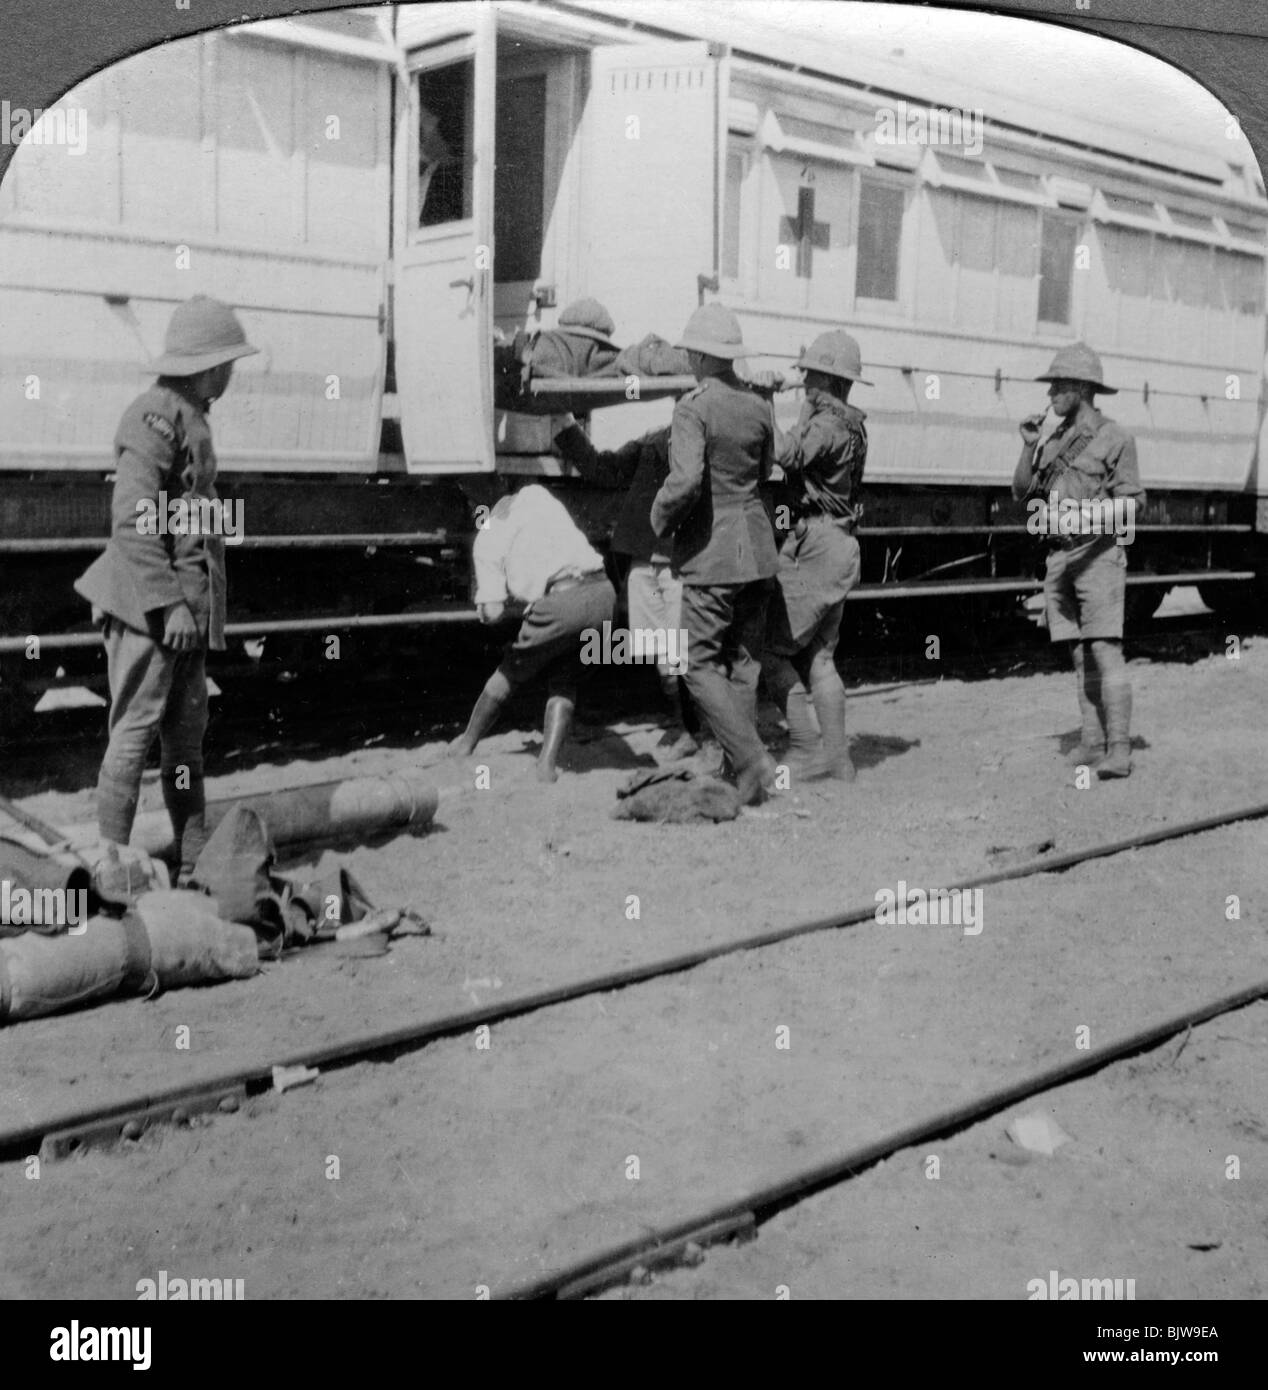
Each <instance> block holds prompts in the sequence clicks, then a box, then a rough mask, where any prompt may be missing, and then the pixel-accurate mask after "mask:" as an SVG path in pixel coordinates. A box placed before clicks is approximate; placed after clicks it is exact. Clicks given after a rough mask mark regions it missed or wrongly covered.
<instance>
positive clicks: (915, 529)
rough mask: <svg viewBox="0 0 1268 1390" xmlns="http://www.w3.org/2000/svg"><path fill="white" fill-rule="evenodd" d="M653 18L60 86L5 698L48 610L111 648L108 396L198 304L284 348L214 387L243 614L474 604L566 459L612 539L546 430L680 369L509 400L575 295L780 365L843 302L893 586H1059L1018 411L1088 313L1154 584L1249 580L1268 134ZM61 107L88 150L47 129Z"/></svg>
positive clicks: (604, 506) (267, 617)
mask: <svg viewBox="0 0 1268 1390" xmlns="http://www.w3.org/2000/svg"><path fill="white" fill-rule="evenodd" d="M670 13H671V11H669V10H665V9H657V10H656V11H655V18H656V20H657V23H656V24H652V23H650V22H648V19H649V17H650V16H651V12H650V11H647V10H646V9H645V8H644V7H641V6H636V5H635V6H627V7H624V8H621V7H618V6H613V5H609V6H601V5H581V4H567V3H558V4H552V3H543V4H535V3H517V2H516V0H506V2H505V3H498V4H495V5H490V4H470V5H467V4H464V5H426V6H409V5H403V6H397V7H380V8H376V9H366V10H350V11H341V12H331V13H329V14H320V15H310V16H306V17H304V18H303V19H295V20H286V21H268V22H264V23H256V24H248V25H243V26H240V27H237V28H233V29H228V30H222V31H216V32H209V33H206V34H203V35H200V36H198V37H194V38H189V39H184V40H181V41H178V42H174V43H171V44H168V45H165V46H163V47H162V48H158V49H154V50H151V51H149V52H147V53H143V54H140V55H137V56H135V57H132V58H129V59H127V60H126V61H124V62H122V63H119V64H117V65H115V66H114V67H112V68H110V69H109V70H107V71H104V72H102V73H99V74H97V75H96V76H94V77H93V78H91V79H90V80H89V81H87V82H85V83H83V84H82V85H81V86H79V87H78V88H76V89H75V90H74V91H72V92H71V93H69V94H68V95H67V96H66V97H65V98H64V99H63V101H62V102H60V103H58V105H57V107H55V108H53V109H52V110H51V111H50V112H48V113H45V115H44V117H43V119H42V120H41V121H40V123H39V124H38V125H37V127H36V129H35V131H34V132H32V135H31V136H30V137H28V139H27V140H26V141H25V142H24V143H23V145H22V147H21V148H20V149H19V150H18V151H17V152H16V154H15V157H14V159H13V161H12V164H11V166H10V168H9V169H8V171H7V173H6V175H5V177H4V179H3V182H2V183H0V333H3V336H4V344H5V346H4V349H3V352H2V353H0V401H3V402H4V405H3V419H2V421H0V473H3V483H2V488H0V571H2V572H3V576H4V578H3V584H2V585H0V663H3V669H2V670H0V677H2V680H0V683H2V684H3V685H4V687H5V688H6V689H8V690H10V691H12V690H13V689H14V688H15V686H23V687H24V688H25V689H27V690H28V691H30V690H35V689H38V688H39V687H40V686H41V684H43V683H44V682H43V681H42V680H41V679H40V678H39V677H37V676H36V675H35V674H33V673H34V672H35V671H36V670H43V671H45V672H47V670H48V669H49V667H50V666H51V665H53V664H55V663H50V662H48V661H42V662H41V663H33V662H31V661H29V660H28V659H27V658H28V657H29V656H30V655H31V651H32V644H31V642H30V638H31V637H32V636H38V637H39V639H40V641H39V644H38V649H37V650H38V652H39V655H40V656H41V657H43V656H44V655H45V654H56V658H57V662H58V663H61V664H62V665H63V667H64V668H65V669H67V670H71V671H74V670H76V669H87V668H88V667H89V666H91V664H92V663H94V662H96V661H99V656H98V654H97V650H96V639H95V637H94V636H93V634H92V633H91V632H89V631H87V630H86V622H85V619H86V614H85V613H84V611H83V606H82V604H81V603H80V602H79V600H78V599H77V598H76V597H75V595H74V594H73V593H72V591H71V581H72V579H73V578H74V576H75V575H76V574H77V573H78V572H79V571H80V570H81V569H82V568H83V567H84V565H85V564H86V562H87V559H88V558H90V556H91V554H92V552H93V551H95V550H96V549H98V548H99V547H100V546H101V545H102V544H103V543H104V536H105V533H106V530H107V526H108V511H109V496H110V489H109V485H108V467H109V448H110V440H111V437H112V433H113V430H114V427H115V424H116V422H117V420H118V417H119V415H120V412H121V411H122V409H123V407H124V406H125V405H126V404H127V402H128V401H129V400H130V399H131V397H132V396H133V395H135V394H136V392H137V391H138V390H139V389H140V388H141V386H142V384H143V382H144V380H145V377H144V363H145V361H146V360H147V358H148V357H151V356H153V355H155V354H156V353H157V350H158V348H159V345H160V343H161V339H162V333H163V328H164V325H165V323H166V320H167V317H168V315H169V314H170V311H171V309H172V307H173V306H174V304H176V303H178V302H179V301H181V300H183V299H185V298H187V297H188V296H189V295H191V294H194V293H207V294H212V295H215V296H218V297H220V298H223V299H226V300H228V301H229V302H231V303H233V304H234V305H235V306H237V307H238V309H239V312H240V316H241V318H242V321H243V323H244V325H245V326H246V329H247V333H248V336H249V338H250V339H251V341H252V342H254V343H256V344H258V345H260V346H261V348H262V349H263V351H262V352H261V354H260V355H259V356H258V357H255V358H250V359H247V360H246V361H244V362H242V363H240V364H239V368H238V373H237V375H236V377H235V381H234V385H233V387H232V389H231V390H230V392H229V394H228V395H227V396H226V397H225V398H224V400H223V401H221V402H218V403H217V405H216V407H215V411H214V417H213V422H214V429H215V435H216V443H217V451H218V455H219V458H220V465H221V480H222V484H223V488H222V490H223V491H224V492H225V494H226V495H229V496H232V497H234V498H235V499H241V501H242V502H243V509H244V510H243V515H244V517H245V535H244V537H243V538H242V542H241V544H240V545H237V546H234V547H233V549H232V550H231V555H230V562H229V566H230V583H231V587H232V593H231V617H232V618H233V619H234V625H233V626H232V627H231V633H232V634H233V636H234V638H235V640H243V641H245V640H247V639H249V638H253V637H259V636H261V635H267V636H268V638H269V643H270V645H271V646H273V647H274V649H276V645H277V643H279V642H280V641H281V640H283V639H289V638H292V637H294V635H295V634H303V633H310V634H319V635H322V636H324V635H326V634H329V633H332V632H339V631H345V630H348V629H354V628H358V627H361V628H368V627H376V626H379V627H395V628H413V629H415V630H417V629H419V628H423V629H425V628H426V627H427V626H428V625H429V624H431V623H435V622H442V621H465V620H466V619H468V618H469V617H470V616H471V610H470V607H469V605H468V604H467V603H466V601H465V599H466V591H467V551H468V547H469V538H470V531H471V526H472V506H473V504H478V503H479V502H481V501H485V500H488V499H489V498H490V497H491V496H492V495H493V494H495V493H496V492H497V491H499V490H500V489H501V488H503V487H504V486H505V480H506V478H507V477H508V476H512V475H524V474H532V475H536V476H539V477H542V478H544V479H546V480H548V483H549V485H550V486H552V487H555V488H558V489H560V490H561V491H563V492H564V493H565V494H566V496H567V500H568V502H569V505H570V507H571V508H572V509H573V510H574V513H575V514H577V515H578V516H580V517H582V518H583V519H584V520H585V522H586V524H587V526H588V528H589V529H590V530H591V531H592V532H593V533H594V534H595V535H596V537H598V536H601V534H602V532H603V530H604V527H605V525H606V521H607V516H608V514H609V512H610V510H611V505H612V499H611V497H610V496H608V495H606V494H602V493H597V492H595V491H594V490H592V489H590V488H588V487H586V486H585V485H583V484H582V483H580V482H579V480H578V479H576V477H575V476H571V475H570V472H569V470H568V468H567V467H566V466H565V465H564V464H562V462H561V461H560V460H559V459H558V457H557V456H555V455H554V454H553V453H552V451H551V448H550V441H551V438H552V435H553V433H554V432H555V431H556V430H557V428H558V426H559V412H560V411H561V410H563V409H564V408H571V409H572V410H574V411H576V412H578V413H584V415H585V418H586V419H587V421H588V426H589V428H590V431H591V434H592V437H593V438H594V439H595V441H596V442H597V443H599V444H600V445H601V446H609V445H613V444H616V443H619V442H621V441H623V440H624V439H626V438H629V437H630V436H631V435H633V434H635V433H638V432H640V431H641V430H643V429H646V428H648V427H650V426H651V425H653V424H656V423H661V422H664V421H666V420H667V419H668V416H669V413H670V411H671V409H672V398H673V395H674V394H675V393H676V392H677V391H680V390H682V389H684V388H685V386H686V385H687V384H688V383H686V382H684V381H683V380H682V379H678V378H670V379H664V380H661V379H657V378H654V377H643V378H641V379H613V380H608V381H604V380H602V379H590V380H585V381H576V382H562V383H560V382H536V383H531V384H530V388H529V389H530V390H531V391H532V392H533V393H534V398H533V408H532V409H531V410H517V411H506V410H500V409H498V408H496V406H495V401H494V388H493V350H494V341H495V335H500V336H502V337H504V338H510V337H511V336H513V335H514V334H515V333H516V332H519V331H528V332H531V331H532V330H533V329H535V328H539V327H550V326H552V325H553V324H554V323H555V321H556V319H557V316H558V313H559V311H560V309H561V308H562V307H563V306H565V305H566V304H567V303H568V302H570V301H571V300H573V299H576V298H579V297H581V296H583V295H589V296H593V297H595V298H598V299H599V300H601V301H602V302H603V303H604V304H605V305H606V306H607V307H608V308H609V309H610V311H611V312H612V314H613V317H614V318H615V320H616V324H617V336H618V337H619V339H621V340H622V341H627V342H634V341H636V340H638V339H640V338H641V337H642V336H643V335H644V334H646V333H649V332H655V333H659V334H661V335H663V336H665V337H668V338H671V339H672V336H673V335H674V334H675V333H676V332H677V331H678V330H679V329H680V327H681V325H682V323H683V322H684V321H685V319H686V317H687V315H688V314H689V312H690V311H691V309H692V308H694V307H695V305H696V304H697V303H699V302H703V301H705V300H707V299H712V298H718V299H721V300H722V301H723V302H725V303H727V304H728V305H730V306H731V307H733V308H734V309H735V310H736V312H737V313H738V315H739V317H740V321H741V324H742V326H743V329H744V334H745V340H746V342H748V343H749V344H750V345H751V346H753V347H754V349H755V350H756V353H757V355H756V356H755V358H754V359H752V365H753V366H756V367H776V368H778V367H780V366H783V365H787V363H788V362H789V361H790V360H791V359H792V358H793V357H794V356H795V355H796V354H797V353H798V351H799V349H800V347H801V346H802V345H803V344H804V343H806V342H807V341H809V339H810V338H811V337H813V336H814V335H815V334H816V333H817V332H819V331H820V330H821V329H822V328H824V327H827V326H840V325H842V324H844V325H848V326H849V328H850V330H851V331H852V332H854V333H855V334H856V335H857V336H858V338H859V339H860V340H861V342H862V344H863V351H864V359H865V363H866V366H867V369H868V375H869V377H870V379H871V380H872V381H873V382H874V383H875V385H874V387H873V389H871V390H869V391H862V390H860V392H859V393H858V397H859V403H860V405H862V406H863V408H864V409H865V410H866V411H867V413H868V417H869V429H870V439H871V451H870V456H869V461H868V469H867V474H866V478H865V504H866V513H865V517H864V522H863V529H862V535H861V539H862V545H863V558H864V584H863V586H862V587H861V589H860V590H859V591H858V592H857V594H856V597H858V598H861V599H864V600H874V601H880V600H888V599H890V598H898V597H911V596H928V595H930V594H942V595H946V594H948V593H950V594H953V595H962V594H966V593H998V594H1000V595H1002V596H1004V597H1005V598H1006V599H1007V600H1008V601H1009V602H1013V601H1015V598H1016V596H1017V595H1018V594H1022V593H1025V592H1027V591H1029V590H1031V589H1033V588H1035V587H1037V586H1036V582H1035V577H1034V576H1035V573H1036V563H1037V552H1036V549H1035V543H1034V541H1033V539H1032V538H1031V537H1029V536H1027V534H1026V532H1025V528H1024V524H1023V523H1024V517H1023V515H1022V513H1021V511H1020V509H1019V508H1018V507H1017V506H1016V505H1015V504H1014V503H1012V501H1011V500H1010V498H1009V491H1008V488H1009V481H1010V478H1011V474H1012V469H1013V465H1014V463H1015V460H1016V454H1017V433H1016V426H1017V422H1018V420H1019V419H1020V418H1021V417H1023V416H1024V415H1027V414H1029V413H1031V412H1032V411H1033V410H1034V408H1035V406H1036V402H1037V398H1040V397H1041V389H1042V388H1039V387H1036V385H1035V384H1034V381H1033V378H1034V376H1035V375H1036V373H1037V372H1038V371H1040V370H1041V369H1042V368H1043V367H1044V366H1046V364H1047V362H1048V360H1049V359H1050V357H1051V354H1052V351H1053V349H1054V347H1055V346H1057V345H1059V344H1061V343H1064V342H1068V341H1069V340H1071V339H1072V338H1075V337H1084V338H1086V339H1088V340H1089V341H1090V342H1092V343H1093V344H1094V345H1095V346H1096V347H1097V348H1098V350H1099V351H1100V352H1101V354H1102V356H1103V358H1104V361H1105V368H1106V373H1107V378H1108V379H1109V380H1110V381H1112V382H1113V383H1115V384H1117V385H1119V386H1120V387H1121V388H1122V389H1121V394H1120V395H1118V396H1117V397H1115V398H1114V400H1113V404H1112V407H1111V411H1110V413H1111V414H1112V415H1113V416H1114V417H1115V418H1116V419H1118V420H1120V421H1121V422H1122V424H1123V425H1125V426H1126V427H1127V428H1128V429H1130V430H1131V431H1132V432H1133V433H1134V434H1135V435H1136V437H1137V440H1138V443H1139V446H1140V457H1141V469H1142V475H1143V477H1144V480H1145V483H1146V486H1147V488H1148V490H1149V505H1148V508H1147V511H1146V513H1145V515H1144V518H1143V522H1142V523H1140V524H1139V525H1138V534H1137V539H1136V541H1135V543H1134V545H1133V547H1132V552H1131V558H1132V571H1133V572H1132V575H1131V582H1132V584H1133V588H1132V589H1131V590H1130V593H1131V594H1132V595H1133V597H1134V599H1135V601H1136V605H1137V607H1144V608H1151V607H1152V606H1154V605H1155V604H1156V602H1157V601H1158V600H1160V599H1161V597H1162V595H1163V594H1164V593H1165V591H1166V588H1167V586H1168V585H1170V584H1172V583H1175V582H1181V581H1188V582H1198V583H1200V584H1201V586H1202V590H1203V593H1204V595H1205V596H1207V597H1208V599H1209V600H1211V601H1215V602H1224V601H1235V600H1237V599H1238V598H1240V597H1242V596H1243V595H1244V594H1245V592H1246V585H1247V581H1249V580H1250V579H1251V578H1252V577H1253V576H1254V575H1255V574H1256V572H1257V571H1258V570H1259V569H1260V568H1262V551H1261V545H1262V538H1263V533H1264V532H1265V531H1268V479H1264V478H1263V477H1262V475H1261V474H1260V472H1259V462H1258V460H1259V438H1260V431H1261V426H1262V422H1263V403H1264V393H1263V363H1264V348H1265V339H1264V333H1265V305H1264V257H1265V250H1266V245H1265V243H1266V228H1268V201H1266V200H1265V196H1264V187H1263V183H1262V180H1261V178H1260V175H1259V171H1258V170H1257V169H1256V168H1255V167H1254V162H1253V159H1251V158H1250V157H1249V155H1248V154H1247V153H1245V151H1246V147H1245V146H1244V144H1243V143H1240V142H1234V141H1230V140H1222V141H1221V139H1220V138H1218V137H1219V136H1222V135H1223V134H1224V132H1223V131H1219V132H1216V131H1210V132H1207V135H1206V136H1203V137H1202V138H1199V137H1198V136H1197V135H1194V134H1192V133H1190V134H1189V135H1188V136H1187V138H1186V137H1184V136H1182V135H1181V134H1177V133H1174V132H1166V133H1164V132H1160V131H1159V130H1156V129H1145V128H1141V127H1131V126H1129V125H1127V124H1114V123H1107V122H1105V121H1102V120H1093V119H1091V118H1089V117H1081V116H1079V115H1077V114H1074V113H1073V112H1071V111H1070V110H1065V109H1062V110H1058V109H1053V108H1051V107H1047V106H1045V105H1043V104H1042V103H1036V102H1035V101H1033V100H1029V99H1026V100H1022V99H1021V98H1019V97H1018V96H1017V95H1015V94H1012V93H1010V92H1009V91H1006V90H992V89H990V88H989V87H987V86H985V85H980V84H978V83H976V82H974V81H973V79H972V78H971V77H964V78H949V77H947V76H945V75H942V74H939V73H938V72H936V71H932V70H929V69H926V68H923V67H921V66H920V65H919V64H915V63H909V62H906V61H904V60H903V59H902V58H901V57H899V56H893V57H890V58H886V59H883V60H882V59H879V58H875V57H871V58H865V57H863V56H860V55H854V54H852V52H851V51H850V50H849V49H842V50H839V51H838V50H834V49H833V48H832V47H830V46H828V45H825V44H824V43H822V42H821V41H816V40H814V39H812V38H809V37H806V38H798V37H796V36H794V35H792V34H788V33H782V32H775V31H772V30H769V29H768V30H765V31H762V30H760V29H759V28H756V27H753V28H751V29H750V26H749V25H748V23H747V21H745V20H742V19H739V18H734V17H733V16H734V11H731V12H728V21H727V23H726V24H725V26H723V25H712V26H711V25H709V24H705V22H704V21H703V20H700V19H699V15H700V14H701V13H705V14H707V11H697V10H695V8H694V7H683V8H682V9H681V11H679V10H674V11H673V12H672V13H673V14H674V15H675V23H674V25H673V26H672V27H670V26H669V22H668V20H667V19H666V18H665V16H666V15H668V14H670ZM679 14H681V16H682V19H681V21H679V20H678V19H677V16H678V15H679ZM693 16H694V19H693ZM984 22H985V21H984ZM715 30H716V31H715ZM723 30H724V31H723ZM1136 61H1141V60H1139V59H1136ZM76 113H82V118H83V119H86V122H87V124H86V127H85V128H84V134H85V137H86V138H85V139H84V141H83V148H82V149H78V150H77V149H76V148H75V146H74V145H73V144H71V143H70V142H69V140H67V139H62V140H60V142H59V134H60V135H61V136H66V135H67V133H68V132H69V131H70V129H71V128H72V126H73V124H74V121H75V118H76ZM59 122H60V123H61V124H60V127H59ZM1239 150H1240V151H1242V153H1241V154H1239V153H1238V151H1239ZM777 408H778V409H779V410H780V411H781V412H784V411H787V412H789V414H791V413H793V412H795V409H796V400H795V399H794V398H791V397H786V396H785V397H780V398H777Z"/></svg>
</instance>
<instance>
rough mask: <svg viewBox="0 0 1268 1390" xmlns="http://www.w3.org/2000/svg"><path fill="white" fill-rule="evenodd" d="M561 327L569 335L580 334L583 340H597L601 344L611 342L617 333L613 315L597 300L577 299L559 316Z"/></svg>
mask: <svg viewBox="0 0 1268 1390" xmlns="http://www.w3.org/2000/svg"><path fill="white" fill-rule="evenodd" d="M559 327H560V328H564V329H567V331H568V332H569V333H579V334H581V336H582V337H583V338H596V339H597V340H598V341H599V342H601V343H606V342H609V341H610V340H611V338H612V334H613V333H615V332H616V324H614V323H613V322H612V315H611V314H609V313H608V311H607V310H606V309H605V308H604V307H603V305H602V304H600V303H599V301H598V300H597V299H577V300H574V301H573V302H572V303H571V304H569V305H568V307H567V308H566V309H565V310H564V311H563V313H562V314H560V315H559Z"/></svg>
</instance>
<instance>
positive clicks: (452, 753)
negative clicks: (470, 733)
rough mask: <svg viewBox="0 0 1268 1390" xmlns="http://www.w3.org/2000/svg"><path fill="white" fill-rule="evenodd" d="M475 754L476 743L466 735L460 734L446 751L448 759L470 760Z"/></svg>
mask: <svg viewBox="0 0 1268 1390" xmlns="http://www.w3.org/2000/svg"><path fill="white" fill-rule="evenodd" d="M474 752H475V743H474V742H473V741H472V740H471V739H469V738H468V737H467V736H466V734H459V735H458V737H457V738H456V739H454V741H453V742H452V743H451V744H450V745H449V747H448V748H446V749H445V757H446V758H469V757H470V756H471V755H472V753H474Z"/></svg>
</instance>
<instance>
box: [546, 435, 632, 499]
mask: <svg viewBox="0 0 1268 1390" xmlns="http://www.w3.org/2000/svg"><path fill="white" fill-rule="evenodd" d="M555 447H556V448H557V449H558V450H559V452H560V454H561V455H562V456H563V458H564V459H566V460H567V462H569V463H570V464H572V466H573V467H574V468H575V469H576V470H577V472H578V473H580V474H581V476H582V477H583V478H584V479H585V480H586V482H588V483H594V484H596V485H597V486H598V487H610V488H618V487H628V486H629V484H630V481H631V480H632V479H633V477H634V473H635V470H636V469H637V468H638V460H639V454H640V452H641V448H642V441H641V440H638V439H631V440H630V441H629V442H628V443H627V444H622V445H621V447H620V448H619V449H609V450H607V451H605V452H600V451H599V450H598V449H596V448H595V447H594V445H593V444H591V442H590V440H589V439H588V438H587V437H586V432H585V431H584V430H583V429H582V428H581V426H580V425H578V424H577V423H576V422H575V421H573V422H572V423H570V424H568V425H565V427H564V428H563V429H562V430H560V431H559V433H558V434H557V435H556V436H555Z"/></svg>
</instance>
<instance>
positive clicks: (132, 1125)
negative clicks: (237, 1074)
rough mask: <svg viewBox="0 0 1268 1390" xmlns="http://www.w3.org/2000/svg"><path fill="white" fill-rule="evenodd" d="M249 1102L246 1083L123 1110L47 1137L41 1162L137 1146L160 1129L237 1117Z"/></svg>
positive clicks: (57, 1131) (41, 1149)
mask: <svg viewBox="0 0 1268 1390" xmlns="http://www.w3.org/2000/svg"><path fill="white" fill-rule="evenodd" d="M246 1098H247V1088H246V1083H245V1082H237V1083H234V1084H233V1085H229V1086H218V1087H216V1088H215V1089H213V1090H208V1091H202V1092H192V1093H191V1094H190V1095H188V1096H181V1097H178V1098H175V1099H173V1100H170V1101H165V1102H163V1103H162V1104H159V1105H147V1106H142V1107H138V1108H137V1109H134V1110H123V1111H120V1112H118V1113H117V1114H114V1115H110V1116H108V1117H105V1118H99V1119H96V1120H90V1121H88V1122H87V1123H86V1124H82V1125H72V1126H70V1127H68V1128H66V1129H59V1130H56V1131H54V1132H53V1133H50V1134H46V1135H45V1136H44V1140H43V1142H42V1143H41V1144H40V1158H41V1160H43V1161H44V1162H46V1163H50V1162H54V1161H56V1160H58V1159H64V1158H70V1157H72V1156H73V1155H75V1154H78V1153H83V1152H84V1151H85V1150H87V1149H111V1148H115V1147H116V1146H117V1145H118V1144H120V1143H121V1142H123V1141H131V1142H135V1141H136V1140H138V1139H140V1138H141V1136H142V1135H143V1134H145V1133H146V1132H147V1131H149V1130H151V1129H153V1128H155V1127H156V1126H158V1125H178V1126H179V1125H186V1124H188V1123H189V1122H190V1120H191V1119H192V1118H193V1117H194V1116H195V1115H205V1114H215V1113H219V1114H233V1113H234V1112H235V1111H237V1110H238V1109H240V1108H241V1106H242V1105H243V1103H244V1102H245V1101H246Z"/></svg>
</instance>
